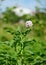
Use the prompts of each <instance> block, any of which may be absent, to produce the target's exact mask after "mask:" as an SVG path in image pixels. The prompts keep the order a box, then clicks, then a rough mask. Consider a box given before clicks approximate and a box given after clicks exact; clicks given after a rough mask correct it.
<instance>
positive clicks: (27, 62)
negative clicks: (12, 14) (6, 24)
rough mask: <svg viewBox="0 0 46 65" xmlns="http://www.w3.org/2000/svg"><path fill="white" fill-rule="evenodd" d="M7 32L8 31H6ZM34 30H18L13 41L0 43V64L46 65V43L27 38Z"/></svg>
mask: <svg viewBox="0 0 46 65" xmlns="http://www.w3.org/2000/svg"><path fill="white" fill-rule="evenodd" d="M5 30H6V29H5ZM31 31H32V29H30V28H27V29H25V30H24V31H22V29H21V28H19V29H16V30H15V31H14V32H13V33H12V32H10V31H7V32H9V33H11V34H12V35H13V39H12V40H11V41H6V40H5V41H3V42H0V64H2V65H10V64H11V65H45V64H46V43H45V42H43V41H40V40H38V39H34V38H33V39H29V37H28V36H27V35H28V34H29V32H31Z"/></svg>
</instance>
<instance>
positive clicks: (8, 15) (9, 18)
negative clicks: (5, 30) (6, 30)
mask: <svg viewBox="0 0 46 65" xmlns="http://www.w3.org/2000/svg"><path fill="white" fill-rule="evenodd" d="M19 20H20V17H19V16H17V15H16V14H15V12H13V11H12V9H9V8H7V10H6V11H5V12H4V13H3V21H4V22H6V23H7V22H11V23H15V22H18V21H19Z"/></svg>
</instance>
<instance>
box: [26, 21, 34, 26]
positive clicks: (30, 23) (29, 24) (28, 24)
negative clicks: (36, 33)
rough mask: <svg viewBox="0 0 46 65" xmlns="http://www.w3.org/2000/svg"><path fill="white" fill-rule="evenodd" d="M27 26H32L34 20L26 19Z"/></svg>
mask: <svg viewBox="0 0 46 65" xmlns="http://www.w3.org/2000/svg"><path fill="white" fill-rule="evenodd" d="M25 25H26V27H32V25H33V23H32V21H26V24H25Z"/></svg>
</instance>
